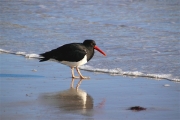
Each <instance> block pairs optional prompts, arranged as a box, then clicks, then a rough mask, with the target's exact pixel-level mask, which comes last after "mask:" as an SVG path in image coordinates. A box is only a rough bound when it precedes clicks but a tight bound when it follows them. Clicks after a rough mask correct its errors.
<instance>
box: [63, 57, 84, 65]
mask: <svg viewBox="0 0 180 120" xmlns="http://www.w3.org/2000/svg"><path fill="white" fill-rule="evenodd" d="M60 63H62V64H65V65H67V66H70V67H76V66H81V65H84V64H86V63H87V55H85V56H84V57H83V59H81V60H80V61H77V62H71V61H60Z"/></svg>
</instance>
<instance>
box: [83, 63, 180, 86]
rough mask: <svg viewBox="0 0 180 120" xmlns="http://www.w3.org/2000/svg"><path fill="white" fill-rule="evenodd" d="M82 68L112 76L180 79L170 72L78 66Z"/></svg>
mask: <svg viewBox="0 0 180 120" xmlns="http://www.w3.org/2000/svg"><path fill="white" fill-rule="evenodd" d="M80 69H82V70H86V71H91V72H100V73H108V74H110V75H112V76H115V75H120V76H123V75H125V76H133V77H147V78H154V79H166V80H170V81H176V82H180V79H178V78H173V77H172V75H171V74H146V73H142V72H139V71H123V70H122V69H120V68H115V69H101V68H94V67H92V66H89V65H83V66H81V67H80Z"/></svg>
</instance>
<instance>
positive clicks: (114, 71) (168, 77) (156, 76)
mask: <svg viewBox="0 0 180 120" xmlns="http://www.w3.org/2000/svg"><path fill="white" fill-rule="evenodd" d="M0 53H7V54H15V55H22V56H24V57H26V58H37V59H38V58H40V57H41V56H40V55H39V54H27V53H26V52H11V51H8V50H4V49H0ZM79 68H80V69H82V70H86V71H90V72H100V73H107V74H110V75H112V76H116V75H120V76H124V75H125V76H133V77H147V78H154V79H166V80H170V81H176V82H180V79H178V78H173V76H172V75H171V74H146V73H143V72H139V71H123V70H122V69H120V68H114V69H102V68H94V67H92V66H89V65H83V66H80V67H79Z"/></svg>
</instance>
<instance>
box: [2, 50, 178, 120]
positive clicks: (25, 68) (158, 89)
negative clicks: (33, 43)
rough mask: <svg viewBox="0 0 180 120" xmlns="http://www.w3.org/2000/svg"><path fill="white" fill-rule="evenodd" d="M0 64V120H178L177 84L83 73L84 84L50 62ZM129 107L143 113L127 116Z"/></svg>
mask: <svg viewBox="0 0 180 120" xmlns="http://www.w3.org/2000/svg"><path fill="white" fill-rule="evenodd" d="M0 59H1V63H0V68H1V73H0V118H1V120H119V119H122V120H132V119H133V120H179V118H180V114H179V113H180V102H179V101H180V87H179V86H180V83H179V82H172V81H168V80H162V79H161V80H156V79H150V78H146V77H128V76H111V75H109V74H105V73H97V72H88V71H83V70H81V72H82V74H83V75H84V76H89V77H90V79H85V80H80V79H74V80H73V79H72V78H71V71H70V68H68V67H67V66H64V65H61V64H59V63H56V62H52V61H47V62H42V63H40V62H39V61H38V59H32V58H31V59H28V58H25V57H23V56H17V55H12V54H4V53H3V54H2V53H1V54H0ZM76 74H77V73H76ZM72 82H74V84H73V83H72ZM133 106H141V107H144V108H146V110H142V111H133V110H129V108H130V107H133Z"/></svg>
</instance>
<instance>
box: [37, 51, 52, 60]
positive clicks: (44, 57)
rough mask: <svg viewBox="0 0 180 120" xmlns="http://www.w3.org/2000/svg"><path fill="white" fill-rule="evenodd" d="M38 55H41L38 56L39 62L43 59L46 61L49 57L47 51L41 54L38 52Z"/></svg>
mask: <svg viewBox="0 0 180 120" xmlns="http://www.w3.org/2000/svg"><path fill="white" fill-rule="evenodd" d="M40 56H41V57H40V58H39V60H40V61H39V62H44V61H47V60H49V59H50V58H51V56H50V54H49V52H46V53H42V54H40Z"/></svg>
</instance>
